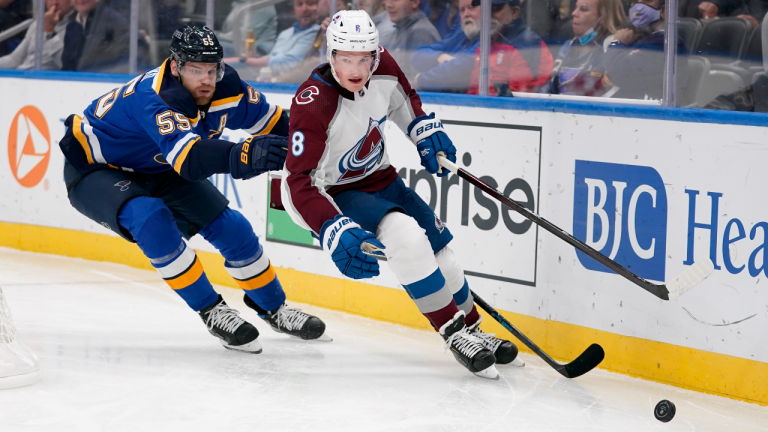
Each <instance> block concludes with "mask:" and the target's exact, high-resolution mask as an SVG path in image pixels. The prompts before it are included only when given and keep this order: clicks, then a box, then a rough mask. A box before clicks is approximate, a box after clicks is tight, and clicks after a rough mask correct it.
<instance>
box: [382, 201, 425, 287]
mask: <svg viewBox="0 0 768 432" xmlns="http://www.w3.org/2000/svg"><path fill="white" fill-rule="evenodd" d="M376 237H377V238H378V239H379V240H380V241H381V242H382V243H383V244H384V246H386V250H385V251H384V253H385V254H386V255H387V261H388V263H389V266H390V268H392V271H394V273H395V275H397V277H398V280H399V281H400V283H402V284H408V283H411V282H413V281H417V280H421V279H424V278H425V277H426V276H428V275H430V274H432V273H434V271H435V270H437V268H438V266H437V261H436V260H435V256H434V254H433V252H432V246H430V244H429V239H427V235H426V232H425V231H424V228H422V227H420V226H419V224H418V223H417V222H416V220H415V219H414V218H412V217H410V216H408V215H405V214H403V213H400V212H392V213H388V214H387V215H386V216H384V217H383V218H382V219H381V222H380V223H379V227H378V229H377V230H376Z"/></svg>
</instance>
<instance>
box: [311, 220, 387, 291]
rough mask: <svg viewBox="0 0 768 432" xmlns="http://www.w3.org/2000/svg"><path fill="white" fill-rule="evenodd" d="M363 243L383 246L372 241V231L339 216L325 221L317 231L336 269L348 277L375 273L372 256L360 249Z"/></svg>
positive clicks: (371, 275) (375, 264)
mask: <svg viewBox="0 0 768 432" xmlns="http://www.w3.org/2000/svg"><path fill="white" fill-rule="evenodd" d="M364 242H366V243H370V244H371V245H373V246H375V247H377V248H379V249H384V245H383V244H381V242H379V241H378V240H376V236H375V235H373V233H370V232H368V231H366V230H364V229H362V228H360V225H358V224H356V223H355V222H354V221H352V219H350V218H348V217H346V216H343V215H338V216H336V217H335V218H334V219H333V220H329V221H326V222H325V223H324V224H323V227H322V229H321V230H320V244H321V245H322V247H323V250H324V251H326V252H328V253H330V254H331V258H332V259H333V262H334V264H336V267H338V268H339V271H341V272H342V273H343V274H344V275H345V276H347V277H350V278H352V279H367V278H370V277H374V276H378V275H379V263H378V262H377V261H376V258H373V257H371V256H368V255H366V254H364V253H363V251H362V250H361V249H360V246H361V245H362V244H363V243H364Z"/></svg>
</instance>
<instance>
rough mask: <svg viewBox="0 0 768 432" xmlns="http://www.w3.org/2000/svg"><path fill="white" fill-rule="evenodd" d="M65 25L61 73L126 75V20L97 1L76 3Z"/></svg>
mask: <svg viewBox="0 0 768 432" xmlns="http://www.w3.org/2000/svg"><path fill="white" fill-rule="evenodd" d="M74 7H75V11H76V14H75V16H74V18H73V19H72V20H71V21H70V22H69V24H67V30H66V33H65V34H64V50H63V52H62V54H61V62H62V70H66V71H91V72H122V73H127V72H128V41H129V37H130V32H129V28H128V21H127V20H126V19H125V18H123V16H122V15H120V14H119V13H117V12H116V11H115V10H114V9H112V8H110V7H109V6H107V5H106V4H104V3H101V2H99V0H76V1H75V2H74Z"/></svg>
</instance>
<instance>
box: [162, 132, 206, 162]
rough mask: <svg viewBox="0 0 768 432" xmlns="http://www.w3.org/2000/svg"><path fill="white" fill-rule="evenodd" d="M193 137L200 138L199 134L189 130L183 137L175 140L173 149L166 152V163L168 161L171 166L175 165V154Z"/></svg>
mask: <svg viewBox="0 0 768 432" xmlns="http://www.w3.org/2000/svg"><path fill="white" fill-rule="evenodd" d="M195 138H198V139H199V138H200V135H198V134H196V133H194V132H190V133H188V134H186V135H184V136H183V137H181V139H180V140H178V141H176V144H174V146H173V149H171V151H170V152H169V153H168V157H167V158H166V159H167V160H168V163H170V164H171V165H172V166H176V156H178V155H179V153H181V150H182V149H183V148H184V146H185V145H187V143H189V142H190V141H192V140H193V139H195Z"/></svg>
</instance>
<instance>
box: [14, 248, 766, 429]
mask: <svg viewBox="0 0 768 432" xmlns="http://www.w3.org/2000/svg"><path fill="white" fill-rule="evenodd" d="M0 286H2V287H3V290H4V291H5V294H6V297H7V299H8V302H9V304H10V307H11V310H12V311H13V317H14V321H15V324H16V326H17V328H18V330H19V334H20V335H21V337H22V338H23V339H24V341H25V342H26V343H27V345H29V346H30V347H31V348H32V349H33V350H34V351H35V352H36V353H37V355H38V356H39V358H40V362H41V368H42V370H43V379H42V381H41V382H40V383H38V384H35V385H32V386H30V387H24V388H18V389H10V390H2V391H0V431H3V432H10V431H139V430H141V431H245V430H248V431H462V432H480V431H510V432H512V431H514V432H523V431H537V432H545V431H568V432H575V431H738V432H749V431H768V407H761V406H759V405H755V404H749V403H745V402H739V401H735V400H731V399H727V398H722V397H717V396H712V395H706V394H701V393H697V392H694V391H688V390H683V389H679V388H676V387H671V386H667V385H663V384H658V383H654V382H650V381H645V380H641V379H636V378H630V377H627V376H624V375H619V374H615V373H610V372H606V371H603V370H595V371H593V372H591V373H589V374H587V375H585V376H583V377H580V378H577V379H575V380H569V379H566V378H563V377H561V376H560V375H559V374H558V373H557V372H555V371H554V370H552V369H551V368H550V367H548V366H547V365H546V364H545V363H544V362H543V361H541V360H539V359H538V357H535V356H533V355H531V354H522V355H523V358H524V360H525V362H526V363H527V366H526V367H525V368H514V367H509V366H499V368H498V369H499V372H500V373H501V379H500V380H499V381H490V380H484V379H481V378H477V377H475V376H473V375H471V374H470V373H469V372H467V371H466V370H465V369H464V368H462V367H461V366H459V364H458V363H456V361H455V360H454V359H453V358H452V356H451V354H450V353H444V352H443V344H442V341H441V339H440V338H439V337H438V336H437V335H436V334H434V333H429V332H424V331H418V330H413V329H409V328H405V327H400V326H396V325H392V324H387V323H382V322H378V321H373V320H370V319H366V318H361V317H358V316H353V315H348V314H344V313H340V312H336V311H330V310H325V309H320V308H315V307H311V306H305V305H300V306H302V307H303V308H304V310H306V311H308V312H310V313H313V314H316V315H318V316H320V317H321V318H322V319H323V320H325V322H326V323H327V325H328V333H329V334H330V335H331V336H332V337H333V338H334V341H333V342H331V343H322V342H304V341H301V340H298V339H293V338H289V337H286V336H284V335H280V334H276V333H274V332H273V331H272V330H271V329H270V328H269V327H268V326H267V325H266V323H264V322H263V321H261V320H260V319H259V318H258V317H257V316H256V314H255V312H252V311H250V310H249V309H247V308H246V307H245V306H244V305H243V302H242V294H241V292H240V291H237V290H234V289H230V288H218V287H217V289H218V290H219V291H220V292H221V293H222V294H223V295H224V297H225V298H226V300H227V302H228V303H229V304H230V305H232V306H234V307H236V308H237V309H239V310H240V311H242V314H243V316H244V317H245V318H246V319H248V320H249V321H251V322H252V323H253V324H255V325H256V326H257V327H258V329H259V332H260V333H261V336H260V340H261V343H262V345H263V347H264V351H263V353H262V354H258V355H252V354H244V353H239V352H233V351H228V350H225V349H224V348H222V347H221V345H220V344H219V342H218V340H217V339H215V338H214V337H213V336H211V335H209V334H208V332H207V331H206V329H205V326H204V324H203V323H202V321H201V320H200V318H199V317H198V315H197V314H196V313H193V312H192V311H190V310H189V309H188V308H187V307H186V304H185V303H184V302H183V301H182V300H181V299H180V298H179V297H178V296H176V294H174V293H173V292H172V291H171V289H170V288H168V286H167V285H165V283H164V282H162V281H161V280H160V278H159V277H158V276H157V274H156V273H154V272H151V271H145V270H137V269H133V268H130V267H127V266H122V265H117V264H111V263H99V262H92V261H85V260H80V259H72V258H65V257H58V256H53V255H42V254H34V253H28V252H21V251H17V250H13V249H6V248H0ZM404 295H405V294H404ZM608 355H610V353H608ZM702 373H706V371H702ZM767 385H768V384H767ZM661 399H669V400H671V401H672V402H674V403H675V405H676V406H677V415H676V416H675V418H674V419H673V420H672V421H671V422H670V423H666V424H665V423H661V422H659V421H658V420H656V419H655V418H654V417H653V408H654V406H655V405H656V403H657V402H658V401H659V400H661Z"/></svg>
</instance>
